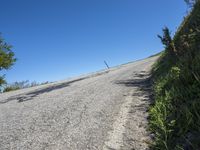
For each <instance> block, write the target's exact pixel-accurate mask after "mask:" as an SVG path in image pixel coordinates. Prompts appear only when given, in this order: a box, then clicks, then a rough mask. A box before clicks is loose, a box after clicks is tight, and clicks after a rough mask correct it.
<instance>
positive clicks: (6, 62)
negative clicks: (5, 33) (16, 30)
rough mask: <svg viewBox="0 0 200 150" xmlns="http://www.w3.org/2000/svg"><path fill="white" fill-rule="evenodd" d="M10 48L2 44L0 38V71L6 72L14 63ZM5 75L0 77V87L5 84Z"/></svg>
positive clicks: (2, 40)
mask: <svg viewBox="0 0 200 150" xmlns="http://www.w3.org/2000/svg"><path fill="white" fill-rule="evenodd" d="M11 48H12V46H10V45H9V44H7V43H6V42H4V39H3V38H1V37H0V71H2V70H8V69H9V68H10V67H11V66H12V65H13V64H14V63H15V61H16V59H15V58H14V53H13V52H12V51H11ZM4 78H5V75H3V76H0V87H1V86H2V85H3V84H5V83H6V81H5V80H4Z"/></svg>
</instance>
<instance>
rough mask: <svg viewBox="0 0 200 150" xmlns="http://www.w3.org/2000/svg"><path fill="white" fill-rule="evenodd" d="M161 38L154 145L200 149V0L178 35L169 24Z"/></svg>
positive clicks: (152, 126)
mask: <svg viewBox="0 0 200 150" xmlns="http://www.w3.org/2000/svg"><path fill="white" fill-rule="evenodd" d="M159 38H160V39H161V41H162V43H163V44H164V45H165V51H164V52H163V53H162V54H161V57H160V59H159V60H158V62H157V63H156V64H155V66H154V68H153V79H154V97H155V102H154V104H153V105H152V106H151V108H150V130H151V131H152V132H153V133H154V134H155V139H154V143H153V145H152V149H161V150H165V149H166V150H176V149H177V150H182V149H190V150H192V149H194V150H196V149H199V148H200V1H196V3H195V4H194V6H193V9H192V11H191V13H190V14H189V15H188V16H187V17H186V18H185V19H184V21H183V23H182V24H181V26H180V28H179V29H178V31H177V33H176V35H175V36H174V38H171V36H170V32H169V30H168V29H167V28H165V29H163V36H159Z"/></svg>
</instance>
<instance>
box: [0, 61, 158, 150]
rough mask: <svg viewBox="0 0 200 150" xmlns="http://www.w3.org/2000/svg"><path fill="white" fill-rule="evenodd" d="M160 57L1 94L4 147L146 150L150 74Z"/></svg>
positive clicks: (21, 149) (0, 128) (1, 143)
mask: <svg viewBox="0 0 200 150" xmlns="http://www.w3.org/2000/svg"><path fill="white" fill-rule="evenodd" d="M156 59H157V57H152V58H148V59H145V60H141V61H137V62H133V63H129V64H126V65H121V66H118V67H115V68H111V69H110V70H106V71H101V72H98V73H95V74H90V75H85V76H81V77H78V78H75V79H71V80H66V81H60V82H56V83H52V84H49V85H44V86H39V87H34V88H30V89H24V90H19V91H15V92H10V93H6V94H1V95H0V149H2V150H6V149H9V150H10V149H14V150H27V149H31V150H40V149H41V150H42V149H48V150H57V149H58V150H87V149H90V150H101V149H104V150H111V149H114V150H121V149H122V150H130V149H137V150H142V149H146V148H147V144H146V141H148V133H147V132H146V130H145V128H146V126H147V113H146V109H147V107H148V105H149V87H148V73H149V70H150V69H151V66H152V64H153V63H154V62H155V61H156Z"/></svg>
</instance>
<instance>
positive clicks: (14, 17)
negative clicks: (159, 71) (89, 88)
mask: <svg viewBox="0 0 200 150" xmlns="http://www.w3.org/2000/svg"><path fill="white" fill-rule="evenodd" d="M0 5H1V9H0V19H1V23H0V32H1V33H2V36H3V38H4V39H5V40H6V41H7V42H8V43H10V44H11V45H13V51H14V52H15V54H16V57H17V59H18V61H17V62H16V64H15V65H14V66H13V67H12V68H11V69H10V70H8V71H6V72H3V73H6V79H7V81H8V82H14V81H22V80H27V79H28V80H30V81H34V80H35V81H38V82H42V81H56V80H61V79H66V78H68V77H72V76H77V75H79V74H84V73H87V72H93V71H97V70H101V69H104V68H105V65H104V63H103V61H104V60H106V61H107V62H108V64H109V65H110V66H116V65H119V64H122V63H126V62H129V61H134V60H137V59H142V58H145V57H147V56H150V55H152V54H155V53H157V52H160V51H161V50H162V49H163V46H162V45H161V43H160V40H159V39H158V38H157V34H161V33H162V32H161V29H162V28H163V27H164V26H168V27H169V28H170V30H171V31H172V32H174V31H175V30H176V29H177V27H178V26H179V25H180V23H181V21H182V19H183V16H185V15H186V10H187V7H186V5H185V3H184V0H151V1H149V0H0Z"/></svg>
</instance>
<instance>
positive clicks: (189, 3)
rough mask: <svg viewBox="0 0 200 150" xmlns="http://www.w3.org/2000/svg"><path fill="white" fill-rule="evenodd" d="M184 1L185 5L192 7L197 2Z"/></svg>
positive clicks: (194, 0)
mask: <svg viewBox="0 0 200 150" xmlns="http://www.w3.org/2000/svg"><path fill="white" fill-rule="evenodd" d="M184 1H185V2H186V3H187V5H189V6H193V5H194V4H195V3H196V2H197V1H198V0H184Z"/></svg>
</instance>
